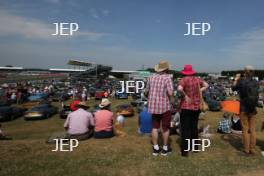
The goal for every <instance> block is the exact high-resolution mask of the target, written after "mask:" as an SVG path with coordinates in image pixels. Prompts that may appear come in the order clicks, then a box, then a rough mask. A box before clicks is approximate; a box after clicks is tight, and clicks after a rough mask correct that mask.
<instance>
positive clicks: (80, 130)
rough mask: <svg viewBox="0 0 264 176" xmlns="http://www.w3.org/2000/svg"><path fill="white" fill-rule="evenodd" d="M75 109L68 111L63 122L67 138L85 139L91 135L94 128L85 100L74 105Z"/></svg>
mask: <svg viewBox="0 0 264 176" xmlns="http://www.w3.org/2000/svg"><path fill="white" fill-rule="evenodd" d="M75 106H76V108H78V109H77V110H75V111H74V112H72V113H70V114H69V115H68V117H67V119H66V121H65V123H64V128H65V130H66V131H67V137H68V138H74V139H78V140H85V139H88V138H90V137H91V136H92V134H93V129H94V118H93V115H92V114H91V113H90V112H87V111H86V110H87V109H88V108H89V106H88V105H86V103H85V102H79V103H78V104H77V105H75Z"/></svg>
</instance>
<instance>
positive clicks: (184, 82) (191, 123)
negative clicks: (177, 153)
mask: <svg viewBox="0 0 264 176" xmlns="http://www.w3.org/2000/svg"><path fill="white" fill-rule="evenodd" d="M195 73H196V71H194V70H193V67H192V65H185V66H184V69H183V70H182V71H181V74H182V75H184V76H185V77H184V78H183V79H181V81H180V82H179V85H178V91H179V92H181V94H182V95H183V96H182V97H184V98H182V100H181V103H180V111H181V112H180V116H181V118H180V124H181V154H182V156H184V157H187V156H188V151H187V150H188V148H189V146H188V141H187V140H188V139H189V140H191V141H192V140H195V139H198V118H199V114H200V102H201V100H200V91H205V90H206V89H207V88H208V84H207V83H206V82H205V81H203V80H202V79H200V78H198V77H196V76H195ZM195 147H197V146H195ZM191 148H192V146H191ZM195 150H197V148H195Z"/></svg>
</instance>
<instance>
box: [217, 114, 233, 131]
mask: <svg viewBox="0 0 264 176" xmlns="http://www.w3.org/2000/svg"><path fill="white" fill-rule="evenodd" d="M229 116H230V115H229V113H224V115H223V118H222V119H221V120H220V121H219V123H218V129H217V132H218V133H224V134H228V133H231V126H232V122H231V120H230V118H229Z"/></svg>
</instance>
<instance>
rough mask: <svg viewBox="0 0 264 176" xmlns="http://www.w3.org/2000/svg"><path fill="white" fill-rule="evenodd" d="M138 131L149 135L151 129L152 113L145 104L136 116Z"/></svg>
mask: <svg viewBox="0 0 264 176" xmlns="http://www.w3.org/2000/svg"><path fill="white" fill-rule="evenodd" d="M138 126H139V128H138V133H139V134H140V135H150V134H151V131H152V115H151V114H150V113H149V112H148V108H147V105H144V108H143V110H142V111H141V112H140V114H139V116H138Z"/></svg>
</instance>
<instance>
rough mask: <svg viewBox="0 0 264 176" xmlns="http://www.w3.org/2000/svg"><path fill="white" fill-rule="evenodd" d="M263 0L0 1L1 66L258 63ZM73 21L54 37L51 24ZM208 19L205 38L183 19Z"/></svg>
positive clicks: (202, 67)
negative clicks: (69, 32) (73, 27)
mask: <svg viewBox="0 0 264 176" xmlns="http://www.w3.org/2000/svg"><path fill="white" fill-rule="evenodd" d="M263 8H264V1H263V0H250V1H249V0H232V1H231V0H218V1H217V0H214V1H213V0H199V1H197V0H184V1H183V0H38V1H36V0H0V66H4V65H13V66H23V67H30V68H32V67H37V68H48V67H52V68H58V67H60V68H61V67H63V68H67V65H66V63H67V61H68V60H69V59H77V60H84V61H94V62H97V63H100V64H107V65H111V66H113V67H114V69H120V70H135V69H140V68H142V65H144V66H145V67H153V66H154V65H155V64H156V63H157V62H158V61H159V60H160V59H161V58H165V59H167V60H168V61H169V62H170V63H171V65H172V68H173V69H176V70H180V69H181V68H182V67H183V65H184V64H193V65H194V67H195V68H196V70H198V71H210V72H214V71H215V72H217V71H221V70H223V69H238V68H242V67H243V66H244V65H247V64H251V65H253V66H255V67H256V68H259V69H263V68H264V59H263V57H264V13H263ZM62 22H65V23H71V22H75V23H78V24H79V30H78V31H77V32H75V33H74V35H73V36H52V35H51V34H52V33H54V32H55V25H54V24H53V23H62ZM190 22H191V23H194V22H197V23H200V22H207V23H210V24H211V31H209V32H208V33H206V35H205V36H184V33H186V32H187V25H186V24H185V23H190Z"/></svg>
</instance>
